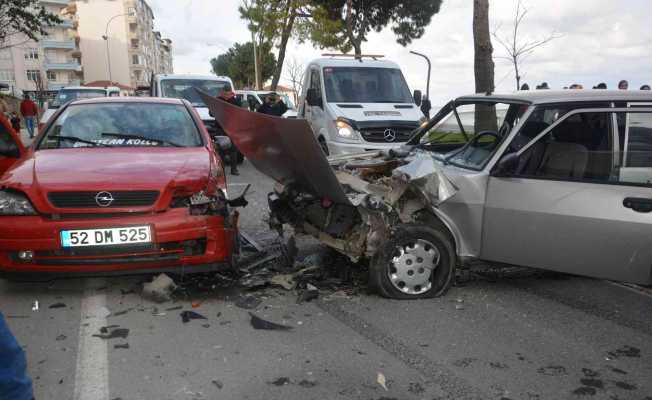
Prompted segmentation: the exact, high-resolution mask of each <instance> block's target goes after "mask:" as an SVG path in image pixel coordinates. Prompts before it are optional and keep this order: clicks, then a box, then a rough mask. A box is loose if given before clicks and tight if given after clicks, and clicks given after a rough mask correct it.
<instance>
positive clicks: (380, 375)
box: [376, 372, 389, 391]
mask: <svg viewBox="0 0 652 400" xmlns="http://www.w3.org/2000/svg"><path fill="white" fill-rule="evenodd" d="M376 382H378V384H379V385H380V386H381V387H382V388H383V389H385V390H386V391H389V389H387V380H386V379H385V375H383V373H382V372H379V373H378V377H377V378H376Z"/></svg>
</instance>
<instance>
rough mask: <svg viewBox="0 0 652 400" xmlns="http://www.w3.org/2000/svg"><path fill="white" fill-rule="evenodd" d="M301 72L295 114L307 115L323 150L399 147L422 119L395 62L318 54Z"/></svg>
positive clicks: (329, 152) (342, 150) (341, 152)
mask: <svg viewBox="0 0 652 400" xmlns="http://www.w3.org/2000/svg"><path fill="white" fill-rule="evenodd" d="M305 76H306V78H305V81H304V85H303V93H302V95H301V98H302V99H305V101H304V102H303V104H301V106H300V107H299V115H298V118H305V119H307V120H308V122H309V123H310V125H311V126H312V129H313V132H314V133H315V135H316V137H317V140H318V141H319V144H320V145H321V146H322V149H323V150H324V152H325V153H326V154H327V155H329V154H332V155H336V154H347V153H358V152H362V151H366V150H384V149H390V148H394V147H398V146H400V145H401V144H402V143H404V142H406V141H407V140H408V138H409V137H410V136H411V133H412V131H413V130H414V129H415V128H417V127H418V126H419V125H420V124H421V123H423V122H424V121H425V117H424V115H423V113H422V112H421V110H420V109H419V107H417V105H416V104H415V100H414V96H413V95H412V94H411V93H410V89H409V88H408V85H407V83H406V81H405V78H404V77H403V73H402V72H401V69H400V67H399V66H398V64H396V63H394V62H391V61H384V60H379V59H378V56H374V57H373V58H372V59H368V58H365V57H363V58H361V59H352V58H342V57H338V56H331V57H327V58H318V59H316V60H313V61H312V62H311V63H310V64H309V65H308V67H307V69H306V74H305ZM416 94H417V93H416V92H415V95H416ZM419 96H420V95H419Z"/></svg>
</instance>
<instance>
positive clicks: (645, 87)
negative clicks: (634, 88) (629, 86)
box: [641, 85, 650, 90]
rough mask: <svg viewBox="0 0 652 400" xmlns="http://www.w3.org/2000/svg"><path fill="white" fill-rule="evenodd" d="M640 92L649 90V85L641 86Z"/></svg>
mask: <svg viewBox="0 0 652 400" xmlns="http://www.w3.org/2000/svg"><path fill="white" fill-rule="evenodd" d="M641 90H650V85H643V86H641Z"/></svg>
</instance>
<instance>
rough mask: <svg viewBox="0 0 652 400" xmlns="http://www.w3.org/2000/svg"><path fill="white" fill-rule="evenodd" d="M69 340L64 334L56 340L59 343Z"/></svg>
mask: <svg viewBox="0 0 652 400" xmlns="http://www.w3.org/2000/svg"><path fill="white" fill-rule="evenodd" d="M67 338H68V337H67V336H66V335H64V334H63V333H62V334H61V335H59V336H57V338H56V339H55V340H56V341H57V342H60V341H62V340H66V339H67Z"/></svg>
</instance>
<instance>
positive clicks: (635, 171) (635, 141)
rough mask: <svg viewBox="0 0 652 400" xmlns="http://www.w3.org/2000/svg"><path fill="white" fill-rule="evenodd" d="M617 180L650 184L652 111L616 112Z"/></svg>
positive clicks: (651, 168) (651, 175)
mask: <svg viewBox="0 0 652 400" xmlns="http://www.w3.org/2000/svg"><path fill="white" fill-rule="evenodd" d="M617 121H618V139H619V142H620V149H621V154H620V157H619V158H620V165H621V166H620V169H619V171H618V175H617V177H618V181H619V182H622V183H634V184H643V185H647V186H652V113H647V112H640V113H635V112H631V113H630V112H628V113H618V115H617Z"/></svg>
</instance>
